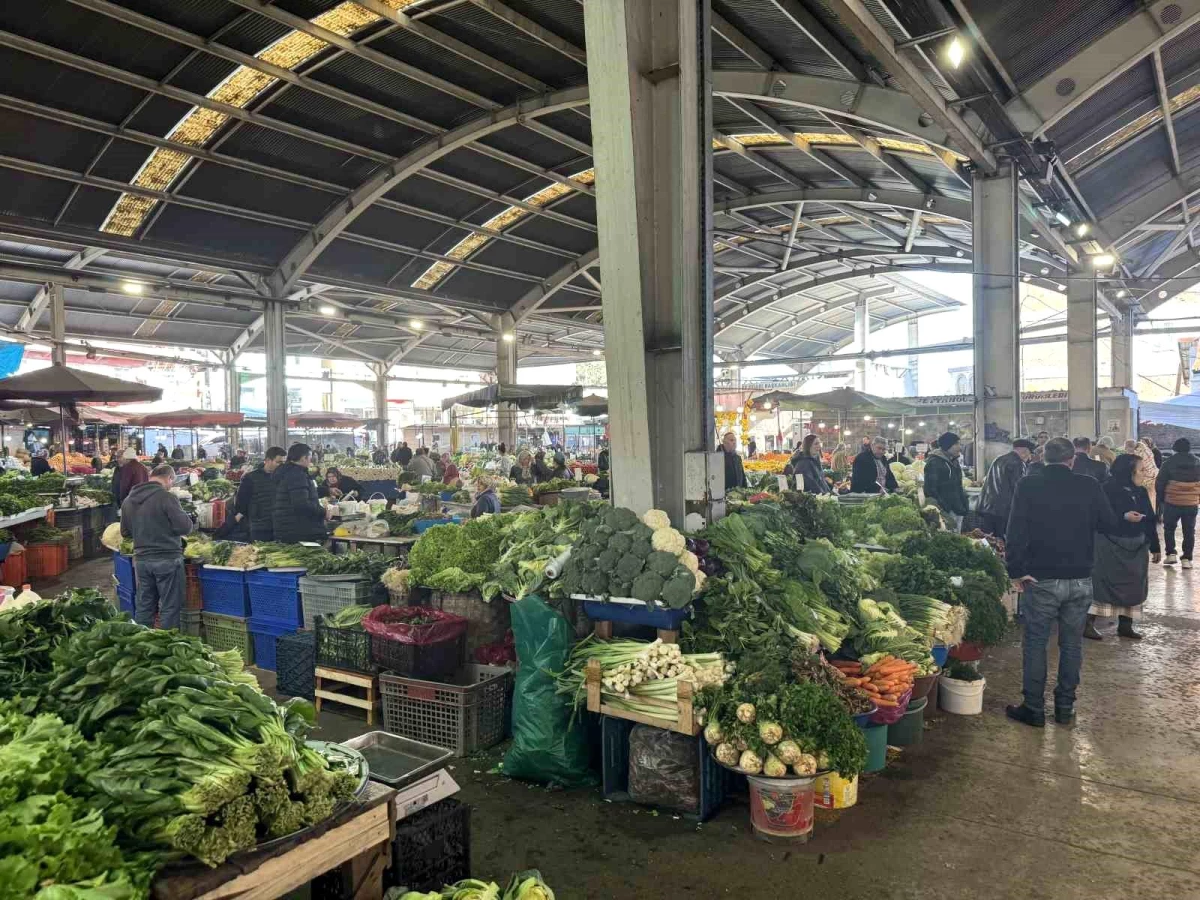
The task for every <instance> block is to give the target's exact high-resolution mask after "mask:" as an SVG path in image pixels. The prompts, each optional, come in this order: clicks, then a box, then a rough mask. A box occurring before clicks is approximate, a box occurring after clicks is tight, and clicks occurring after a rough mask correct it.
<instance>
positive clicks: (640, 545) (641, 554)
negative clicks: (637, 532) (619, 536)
mask: <svg viewBox="0 0 1200 900" xmlns="http://www.w3.org/2000/svg"><path fill="white" fill-rule="evenodd" d="M653 549H654V548H653V547H651V546H650V538H646V540H644V541H643V540H638V539H636V538H635V539H634V540H633V542H632V543H631V544H630V547H629V551H628V552H629V553H630V554H631V555H632V556H636V557H637V558H638V559H645V558H646V557H647V556H649V555H650V553H651V551H652V550H653Z"/></svg>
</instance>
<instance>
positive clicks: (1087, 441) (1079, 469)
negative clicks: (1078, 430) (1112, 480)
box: [1072, 437, 1108, 484]
mask: <svg viewBox="0 0 1200 900" xmlns="http://www.w3.org/2000/svg"><path fill="white" fill-rule="evenodd" d="M1072 443H1073V444H1074V445H1075V465H1074V472H1075V474H1076V475H1091V476H1092V477H1093V478H1095V479H1096V481H1098V482H1100V484H1104V482H1105V481H1107V480H1108V466H1106V465H1105V464H1104V463H1102V462H1100V460H1098V459H1092V456H1091V454H1092V439H1091V438H1085V437H1077V438H1075V440H1074V441H1073V442H1072Z"/></svg>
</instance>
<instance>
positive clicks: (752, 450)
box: [746, 438, 758, 459]
mask: <svg viewBox="0 0 1200 900" xmlns="http://www.w3.org/2000/svg"><path fill="white" fill-rule="evenodd" d="M756 456H758V441H756V440H755V439H754V438H750V443H748V444H747V445H746V459H754V457H756Z"/></svg>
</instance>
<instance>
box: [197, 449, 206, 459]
mask: <svg viewBox="0 0 1200 900" xmlns="http://www.w3.org/2000/svg"><path fill="white" fill-rule="evenodd" d="M196 459H208V451H207V450H205V449H204V448H203V447H201V448H200V449H198V450H197V451H196Z"/></svg>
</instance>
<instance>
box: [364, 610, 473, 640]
mask: <svg viewBox="0 0 1200 900" xmlns="http://www.w3.org/2000/svg"><path fill="white" fill-rule="evenodd" d="M415 618H421V619H424V620H425V624H422V625H411V624H409V621H410V620H412V619H415ZM430 620H432V621H430ZM362 626H363V630H364V631H367V632H369V633H371V634H374V635H378V636H379V637H382V638H387V639H388V640H389V641H395V642H396V643H398V644H437V643H441V642H442V641H451V640H454V639H455V638H457V637H458V636H459V635H461V634H463V633H464V632H465V631H466V630H467V620H466V619H464V618H463V617H462V616H456V615H452V614H451V613H448V612H442V611H441V610H440V609H429V608H428V607H426V606H377V607H375V609H373V610H371V612H369V613H367V615H366V617H365V618H364V619H363V620H362Z"/></svg>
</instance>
